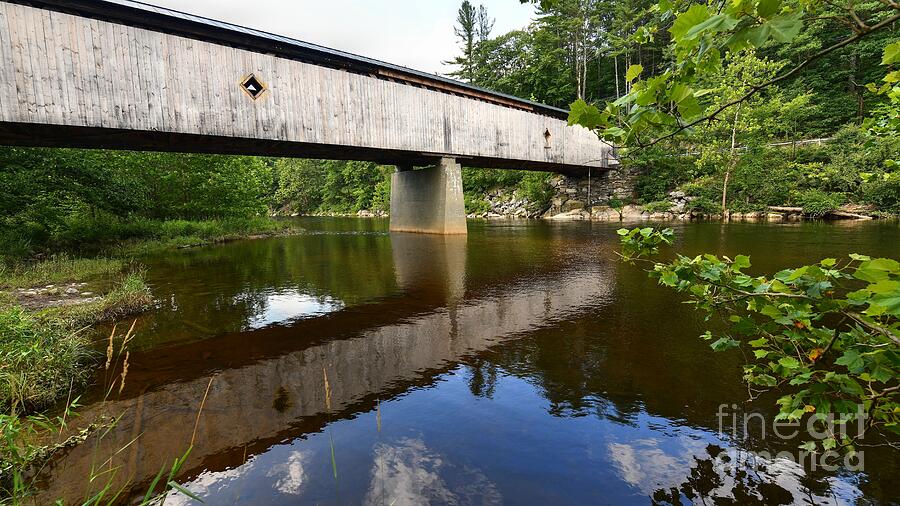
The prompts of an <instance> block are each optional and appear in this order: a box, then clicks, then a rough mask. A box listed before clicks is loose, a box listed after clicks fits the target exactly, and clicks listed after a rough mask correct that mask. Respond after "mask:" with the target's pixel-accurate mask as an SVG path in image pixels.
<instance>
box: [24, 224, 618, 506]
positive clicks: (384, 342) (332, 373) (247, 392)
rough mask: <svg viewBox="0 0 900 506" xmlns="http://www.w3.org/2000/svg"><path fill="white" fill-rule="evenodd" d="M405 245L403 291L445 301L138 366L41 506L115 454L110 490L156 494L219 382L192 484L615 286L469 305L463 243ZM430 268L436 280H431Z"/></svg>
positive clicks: (493, 293) (149, 356) (503, 289)
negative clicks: (103, 431) (113, 421)
mask: <svg viewBox="0 0 900 506" xmlns="http://www.w3.org/2000/svg"><path fill="white" fill-rule="evenodd" d="M396 236H398V237H395V238H394V239H395V240H394V241H392V242H394V267H395V272H396V275H397V284H398V285H400V286H401V287H403V289H404V290H405V291H407V292H412V293H414V292H416V291H418V290H426V291H428V290H432V289H433V287H437V286H440V287H446V288H447V290H446V292H445V293H442V294H440V295H436V294H432V297H426V298H427V299H433V300H429V301H427V302H424V303H423V304H422V306H421V307H410V300H409V298H408V297H402V298H396V299H392V298H387V299H382V300H378V301H376V302H373V303H372V304H367V305H362V306H357V307H350V308H345V309H342V310H340V311H337V312H335V313H332V314H329V315H326V316H322V317H318V318H311V319H307V320H301V321H298V322H294V323H293V324H291V325H290V326H274V327H267V328H263V329H260V330H255V331H253V332H252V334H247V333H234V334H224V335H220V336H216V337H215V338H211V339H206V340H203V341H200V342H192V343H184V344H178V345H175V346H173V347H170V348H162V349H154V350H152V352H150V353H133V354H132V355H131V366H130V367H129V373H128V374H129V375H128V381H127V382H126V387H125V390H124V392H123V393H122V395H121V397H120V398H118V399H114V400H110V401H108V402H97V403H93V404H90V405H88V406H86V407H85V408H84V409H82V410H80V415H81V416H80V418H79V424H87V423H90V422H93V421H95V420H96V419H97V418H98V417H100V416H102V415H104V414H107V415H109V414H112V415H116V416H118V415H122V418H121V420H120V421H119V423H118V424H117V425H116V426H115V427H114V428H113V429H112V430H111V431H110V432H109V434H108V435H106V436H105V437H104V438H103V439H102V440H100V441H99V442H98V443H97V446H95V445H94V444H85V445H79V446H77V447H75V448H72V449H71V450H70V451H69V452H68V453H67V454H66V455H65V456H64V457H63V458H61V459H59V460H57V461H54V462H53V463H52V464H51V465H50V466H49V467H48V470H47V472H48V476H47V477H48V478H50V479H48V480H47V487H48V489H46V490H44V492H43V493H42V495H41V496H40V497H38V501H37V502H39V503H43V502H45V501H43V499H44V498H54V499H55V498H57V497H62V498H65V499H67V501H66V502H67V503H68V502H71V501H72V500H78V498H80V497H82V495H83V494H84V493H85V488H86V487H90V486H91V485H90V484H86V483H85V480H84V479H83V476H84V475H85V474H86V473H87V472H88V471H87V470H88V469H90V467H91V465H94V464H95V463H96V461H97V459H98V456H100V458H99V460H104V459H106V458H107V457H108V456H109V455H112V454H115V456H114V457H113V460H112V465H113V466H120V465H121V466H122V467H121V468H120V469H119V471H118V473H117V474H116V475H115V476H114V478H113V479H114V480H115V482H114V483H113V488H115V489H118V487H119V486H121V485H124V480H126V479H128V478H131V479H132V480H133V483H134V484H135V485H136V486H137V488H138V489H139V488H140V487H141V486H144V487H145V486H147V485H148V484H149V482H150V480H152V478H153V476H154V475H155V474H156V473H157V472H158V471H159V469H160V467H161V466H163V465H167V464H168V463H169V462H171V459H172V457H173V456H177V455H180V454H181V453H182V452H183V451H184V449H185V448H186V447H187V445H188V444H189V442H190V441H191V437H192V431H193V427H194V423H195V420H196V416H197V406H198V403H199V400H200V399H202V398H203V397H204V395H205V392H206V389H207V386H208V385H209V375H210V373H211V372H212V371H217V372H216V376H215V380H214V382H213V384H212V387H211V388H210V390H209V394H208V398H207V401H206V404H205V405H204V411H203V416H202V418H201V419H200V422H199V423H200V425H199V428H198V431H197V434H196V436H197V438H196V444H195V446H194V449H193V451H192V453H191V455H190V458H189V459H188V460H187V462H186V465H185V471H186V472H187V473H188V474H189V475H191V476H196V475H197V473H198V472H199V471H200V470H203V469H206V470H210V471H220V470H224V469H228V468H233V467H235V466H238V465H241V464H243V463H244V462H245V461H246V457H247V456H248V455H249V456H252V455H254V454H258V453H263V452H265V451H266V450H267V449H268V448H269V447H271V446H272V445H273V444H276V443H278V442H281V441H284V440H290V439H294V438H297V437H301V436H303V435H304V434H307V433H310V432H314V431H318V430H320V429H321V427H322V426H323V425H324V424H325V423H326V420H327V419H328V416H332V417H337V418H347V417H352V416H354V415H355V414H356V413H360V412H366V411H369V410H371V409H373V408H374V405H373V404H374V401H375V400H376V399H379V398H381V399H384V398H389V397H392V396H394V395H397V394H400V393H402V392H405V391H407V390H408V389H410V388H412V387H414V386H417V385H427V384H430V383H432V382H433V381H434V380H435V378H436V377H438V376H439V375H440V374H443V373H445V372H447V371H448V370H451V369H453V368H455V367H456V366H457V365H458V364H459V363H460V362H461V361H463V360H464V359H465V358H466V357H470V356H476V355H478V354H479V353H483V352H484V351H485V350H487V349H489V348H490V347H492V346H495V345H498V344H500V343H502V342H504V341H506V340H510V339H515V338H517V337H520V336H522V335H526V334H527V333H529V332H533V331H535V330H536V329H539V328H542V327H546V326H552V325H555V324H557V322H559V321H560V320H564V319H566V318H571V317H572V316H573V315H578V314H582V313H584V312H586V311H589V310H590V308H592V307H594V306H593V305H594V304H596V302H597V301H598V300H604V299H606V298H608V297H609V295H610V286H609V281H610V279H611V278H608V277H604V276H602V274H601V273H599V272H597V273H593V272H592V273H589V274H588V273H585V272H584V271H582V270H578V269H571V268H570V269H563V270H560V271H559V272H556V273H555V275H554V276H549V277H547V278H530V277H526V278H517V279H512V280H509V281H508V282H504V283H500V284H499V285H498V286H495V287H493V288H492V289H491V290H490V291H488V292H487V293H484V294H482V295H480V296H477V297H471V298H469V297H467V298H465V299H463V298H462V295H463V290H464V289H463V286H462V285H463V280H464V279H465V278H466V271H465V264H466V261H465V259H466V242H465V241H466V240H465V238H463V237H447V238H444V239H447V240H448V241H447V242H438V241H430V242H423V241H422V240H429V239H436V238H433V237H424V236H412V235H409V234H396ZM403 236H406V237H403ZM413 252H419V253H420V254H419V255H412V254H411V253H413ZM422 252H425V254H422ZM435 260H436V261H435ZM432 261H435V262H434V263H435V265H437V266H438V267H437V268H436V269H430V270H429V269H425V268H423V267H424V266H425V265H427V264H428V263H429V262H432ZM523 288H526V289H523ZM435 295H436V298H434V296H435ZM323 370H325V371H327V374H328V381H329V385H330V392H331V395H330V405H329V404H328V403H326V400H325V385H324V375H323ZM137 436H140V438H139V440H138V442H137V443H136V444H133V445H130V446H129V445H128V443H129V441H131V440H132V439H134V438H135V437H137ZM123 447H127V450H126V451H122V452H118V449H120V448H123ZM98 483H99V481H98Z"/></svg>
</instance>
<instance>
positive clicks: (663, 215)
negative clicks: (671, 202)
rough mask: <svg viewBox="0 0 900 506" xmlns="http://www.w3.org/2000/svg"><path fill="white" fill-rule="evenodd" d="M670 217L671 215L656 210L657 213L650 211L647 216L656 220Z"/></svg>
mask: <svg viewBox="0 0 900 506" xmlns="http://www.w3.org/2000/svg"><path fill="white" fill-rule="evenodd" d="M671 217H672V215H671V214H669V213H658V212H657V213H650V216H649V218H650V219H651V220H657V221H658V220H668V219H669V218H671Z"/></svg>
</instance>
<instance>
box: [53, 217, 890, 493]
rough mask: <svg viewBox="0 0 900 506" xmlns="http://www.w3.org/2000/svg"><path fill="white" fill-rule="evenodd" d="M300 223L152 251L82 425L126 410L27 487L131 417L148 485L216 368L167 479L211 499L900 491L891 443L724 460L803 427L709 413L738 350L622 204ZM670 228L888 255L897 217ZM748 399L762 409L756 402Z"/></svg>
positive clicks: (133, 475)
mask: <svg viewBox="0 0 900 506" xmlns="http://www.w3.org/2000/svg"><path fill="white" fill-rule="evenodd" d="M304 226H306V227H307V229H308V230H309V233H308V234H305V235H302V236H297V237H284V238H275V239H266V240H259V241H249V242H240V243H232V244H226V245H220V246H215V247H210V248H203V249H198V250H194V251H181V252H176V253H169V254H165V255H162V256H160V257H157V258H153V259H150V260H149V261H148V264H149V265H148V266H149V271H148V272H149V276H150V282H151V283H152V286H153V290H154V293H155V294H156V296H157V297H158V299H159V300H160V302H159V307H158V309H157V310H156V311H153V312H152V313H150V314H148V315H146V316H144V317H142V319H141V321H140V322H139V330H138V337H137V338H136V339H137V340H136V341H135V344H136V346H135V348H134V351H133V352H132V354H131V361H130V366H129V372H128V378H127V382H126V386H125V388H124V390H123V392H122V394H121V396H120V397H118V398H116V399H113V400H109V401H107V402H102V400H101V399H100V397H101V396H102V393H101V392H99V391H94V392H90V393H89V394H88V395H87V396H85V399H86V401H85V404H86V405H85V407H84V408H82V410H81V413H82V415H81V418H80V419H79V422H78V423H79V424H82V425H83V424H87V423H90V422H92V421H94V420H97V419H98V418H99V417H101V416H102V415H104V414H112V415H120V414H121V415H122V419H121V421H120V422H119V424H118V425H117V426H116V427H115V428H114V429H113V430H112V431H111V432H110V433H109V434H108V435H107V436H106V437H104V438H103V439H102V440H99V441H91V442H89V444H84V445H81V446H79V447H76V448H73V449H71V450H70V451H69V452H68V453H67V454H65V455H64V456H62V457H61V458H60V459H57V460H55V461H54V462H53V463H52V465H51V466H50V467H49V468H48V469H47V471H46V473H45V474H44V477H43V484H42V486H43V490H42V492H41V496H40V497H39V498H38V502H50V499H55V498H57V497H63V498H65V499H66V503H70V502H74V501H76V500H78V499H80V498H82V497H83V496H84V495H85V493H86V488H87V487H89V485H88V484H87V483H86V480H85V476H87V475H88V472H89V469H90V468H91V465H92V463H94V462H97V461H101V462H102V461H104V460H105V459H106V458H107V457H109V456H110V455H113V454H115V452H116V451H117V450H118V449H120V448H122V447H125V446H127V445H128V443H129V441H131V440H133V439H135V438H137V440H136V443H135V444H133V445H131V446H128V448H127V449H126V450H125V451H122V452H120V453H118V454H115V456H114V457H113V459H112V465H114V466H120V467H119V470H118V471H117V473H116V475H115V477H116V478H115V479H116V480H117V482H118V483H117V484H124V483H125V482H126V481H129V480H130V481H131V482H132V483H133V484H134V486H133V493H135V494H138V493H140V492H141V490H142V488H146V486H147V484H148V483H149V482H150V480H152V478H153V476H154V475H155V474H156V473H157V471H158V470H159V469H160V467H161V466H163V465H166V464H167V463H171V460H172V459H173V458H174V457H175V456H178V455H181V454H182V453H183V452H184V450H185V448H186V447H187V445H188V443H189V441H190V440H191V436H192V432H193V428H194V422H195V417H196V414H197V407H198V404H199V402H200V399H201V398H203V396H204V393H205V391H206V388H207V385H208V384H209V378H210V377H211V376H214V378H215V379H214V380H213V383H212V387H211V388H210V391H209V396H208V398H207V400H206V403H205V407H204V411H203V415H202V417H201V418H200V425H199V428H198V431H197V438H196V444H195V448H194V450H193V452H192V453H191V455H190V458H189V459H188V462H187V463H186V465H185V467H184V469H185V471H184V473H183V475H182V476H181V477H180V480H181V482H182V483H183V484H185V485H186V486H187V487H189V488H190V489H191V490H193V491H194V492H196V493H198V494H199V495H200V496H201V497H205V498H206V499H207V502H208V503H210V504H223V503H224V504H230V503H234V502H246V503H251V504H281V503H296V502H298V501H299V502H303V503H371V504H374V503H384V504H419V503H422V502H434V503H470V502H483V503H499V502H512V503H547V502H551V503H559V502H594V503H596V502H600V503H617V504H618V503H638V504H645V503H647V502H650V501H653V502H656V503H660V504H679V503H690V502H703V501H704V500H706V499H709V498H717V500H719V501H721V500H724V499H723V498H727V499H728V500H730V501H731V502H739V503H742V504H744V503H752V502H757V503H760V504H789V503H791V502H803V501H807V502H815V501H828V502H839V503H840V502H847V503H851V502H855V501H857V500H863V501H866V500H872V501H876V502H889V501H891V500H892V499H895V498H896V497H897V495H898V490H900V489H898V488H897V487H898V486H897V485H896V484H895V483H894V482H893V479H892V477H893V476H894V475H896V474H897V471H898V470H900V466H898V462H897V456H896V454H895V453H891V452H890V451H885V450H879V449H872V450H871V451H870V452H869V453H867V455H866V468H865V471H863V472H850V471H847V470H839V471H837V472H831V473H828V472H823V471H822V470H821V469H819V470H810V469H808V468H805V467H804V466H802V465H799V464H794V463H792V462H790V461H786V460H784V459H781V460H779V459H772V460H769V461H764V463H763V464H764V465H762V466H756V467H755V468H753V469H749V468H746V467H745V466H742V465H734V463H739V462H743V459H742V458H740V457H741V456H742V455H760V460H765V459H764V458H763V457H762V456H761V455H762V452H765V451H771V452H772V454H774V453H776V452H775V451H774V450H777V451H782V450H792V449H795V448H796V445H797V443H798V441H778V440H769V439H766V440H763V439H760V438H758V437H754V435H751V437H749V438H748V439H739V438H736V437H733V436H731V435H727V434H719V433H718V423H719V420H718V419H717V417H716V413H717V411H718V407H719V405H720V404H727V405H730V404H741V403H742V402H743V401H744V400H745V399H746V390H745V389H744V386H743V384H742V382H741V377H740V363H741V362H740V357H739V356H735V355H733V354H714V353H713V352H712V351H711V350H709V349H708V347H707V346H706V344H704V343H703V342H701V341H700V340H698V339H697V338H696V336H697V335H698V334H699V333H700V329H701V328H702V322H698V321H696V317H695V315H694V313H692V312H691V311H690V308H688V307H686V306H684V305H682V304H678V300H677V298H675V297H674V296H673V295H672V294H671V293H669V292H667V291H665V290H662V289H659V288H658V287H656V286H655V284H654V283H653V281H652V280H649V279H647V277H646V275H645V274H644V273H643V272H641V271H639V270H638V269H635V268H632V267H629V266H626V265H622V264H620V263H618V262H617V261H616V257H615V255H614V250H615V249H616V236H615V233H614V230H615V228H617V227H615V226H611V225H610V226H606V225H598V224H589V223H588V224H585V223H570V224H544V223H533V222H531V223H529V222H514V221H508V222H496V223H485V222H472V223H470V234H469V235H468V236H461V237H460V236H455V237H454V236H445V237H441V236H426V235H414V234H389V233H387V232H386V231H385V229H386V222H383V221H376V220H341V219H311V220H305V221H304ZM677 233H678V237H679V239H678V240H679V242H680V244H679V248H680V249H681V250H683V251H687V252H694V251H717V252H720V253H725V254H731V255H733V254H735V253H736V252H749V253H750V254H751V255H752V258H753V259H754V264H755V265H754V268H758V269H766V270H770V269H775V268H781V267H785V266H788V265H791V264H796V263H799V262H805V261H810V260H813V259H816V258H818V257H822V256H830V255H835V254H842V253H845V252H849V251H860V252H864V253H870V254H875V255H879V254H880V255H890V254H892V253H894V252H892V251H891V249H892V246H891V244H893V245H896V244H897V243H898V242H897V239H898V238H900V231H898V228H897V226H896V225H890V224H887V225H886V224H874V225H869V226H865V227H856V228H853V229H850V228H841V227H820V226H819V225H818V224H806V225H800V226H784V227H779V226H763V225H746V226H745V225H742V224H734V225H725V226H721V225H719V224H692V225H683V226H680V227H679V230H678V232H677ZM886 241H887V242H886ZM844 250H846V251H844ZM323 371H324V372H325V373H326V374H327V378H328V379H327V381H328V389H327V391H328V394H327V395H326V388H325V381H326V380H325V375H326V374H323ZM754 409H756V410H759V411H763V412H765V413H767V414H768V415H769V416H772V415H774V413H771V409H772V406H771V402H770V400H769V401H767V402H764V403H761V404H760V405H759V406H754ZM326 428H327V435H326V433H325V430H326ZM332 450H333V451H334V460H332ZM335 470H336V471H337V479H335V474H334V471H335ZM785 501H786V502H785ZM188 502H190V500H189V499H188V498H187V497H186V496H182V495H180V494H179V495H173V496H170V497H169V498H168V500H167V503H171V504H181V503H188Z"/></svg>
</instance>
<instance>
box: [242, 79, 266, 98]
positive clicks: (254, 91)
mask: <svg viewBox="0 0 900 506" xmlns="http://www.w3.org/2000/svg"><path fill="white" fill-rule="evenodd" d="M241 89H242V90H244V93H246V94H247V95H250V98H252V99H253V100H256V99H257V98H259V97H261V96H262V95H263V93H265V92H266V85H265V84H264V83H263V82H262V81H260V80H259V78H257V77H256V76H255V75H253V74H250V75H248V76H247V77H245V78H244V79H243V80H241Z"/></svg>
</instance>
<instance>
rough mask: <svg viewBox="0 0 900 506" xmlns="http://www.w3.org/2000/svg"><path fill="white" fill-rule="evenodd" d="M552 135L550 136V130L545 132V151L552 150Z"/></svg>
mask: <svg viewBox="0 0 900 506" xmlns="http://www.w3.org/2000/svg"><path fill="white" fill-rule="evenodd" d="M551 137H552V135H551V134H550V129H549V128H548V129H546V130H544V149H550V138H551Z"/></svg>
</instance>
